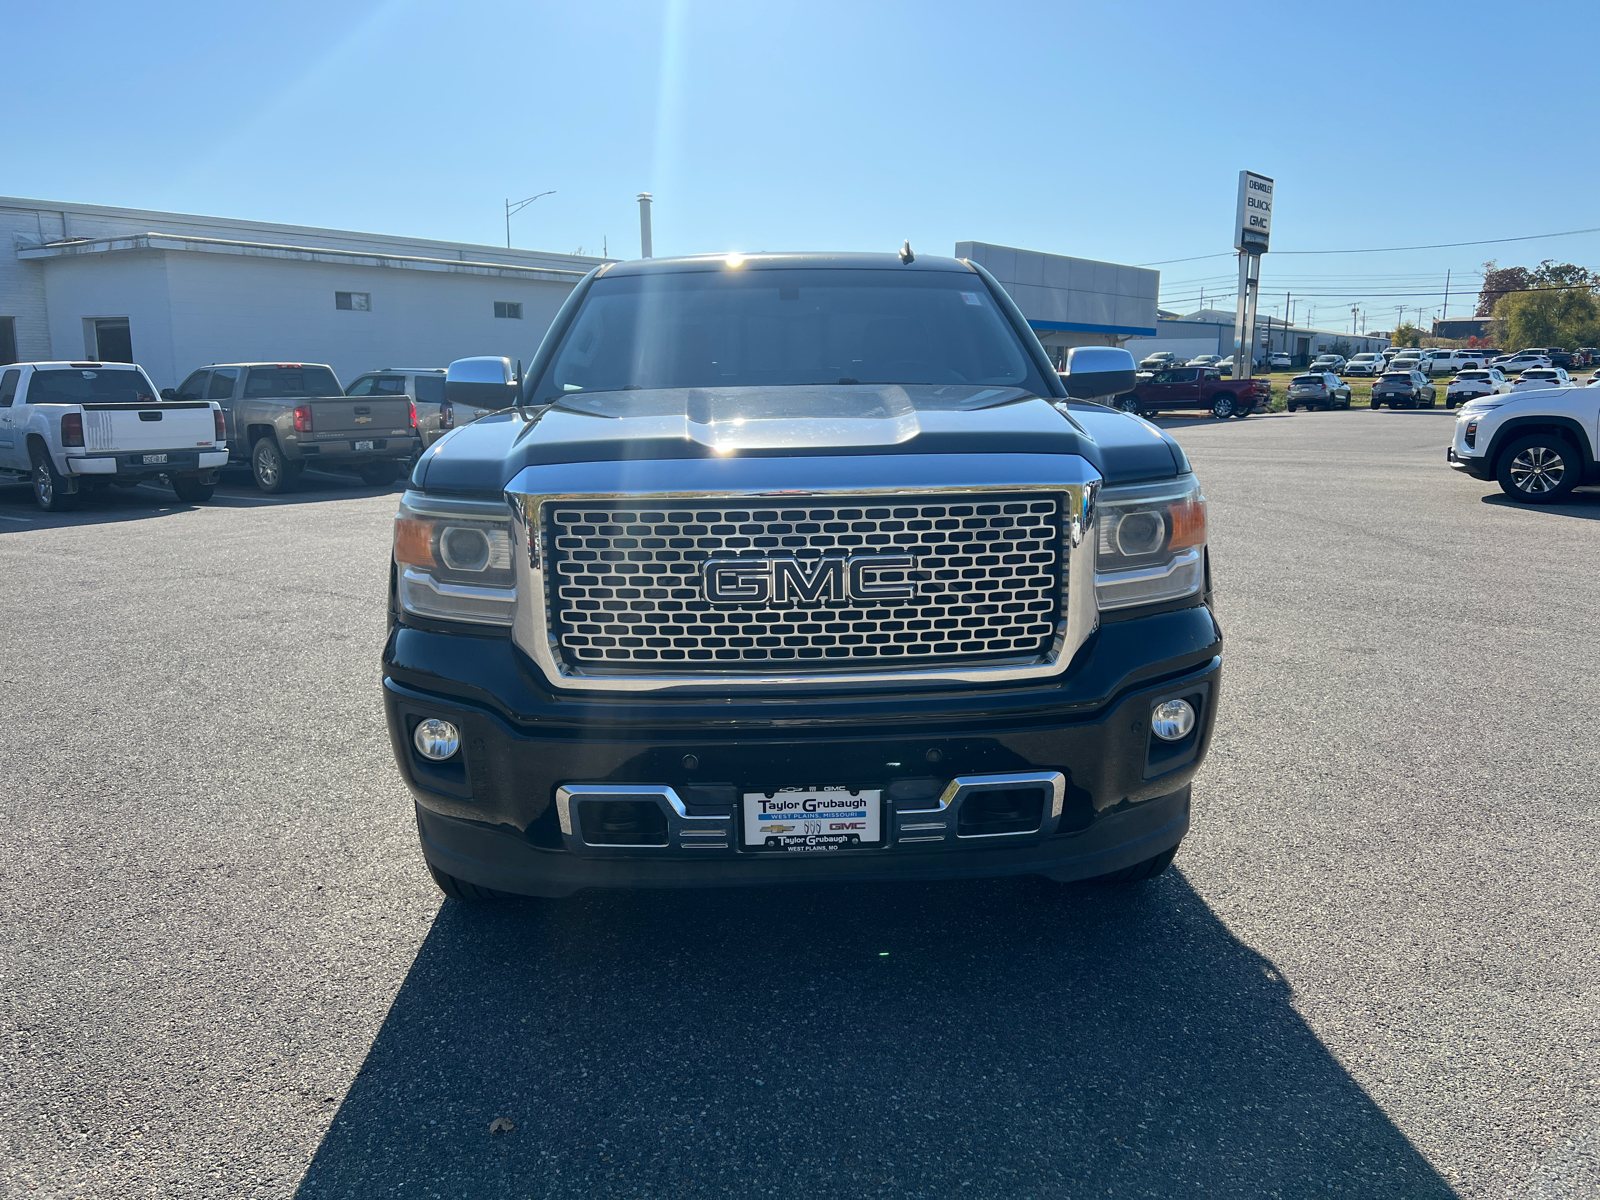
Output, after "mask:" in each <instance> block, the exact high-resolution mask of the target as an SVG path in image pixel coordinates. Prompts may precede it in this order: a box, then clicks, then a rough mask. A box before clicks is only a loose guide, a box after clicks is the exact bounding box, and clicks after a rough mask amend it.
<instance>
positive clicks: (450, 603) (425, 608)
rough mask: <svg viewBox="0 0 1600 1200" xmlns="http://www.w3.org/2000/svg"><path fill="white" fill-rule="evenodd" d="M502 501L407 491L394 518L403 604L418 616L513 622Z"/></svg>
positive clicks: (511, 574)
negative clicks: (443, 498)
mask: <svg viewBox="0 0 1600 1200" xmlns="http://www.w3.org/2000/svg"><path fill="white" fill-rule="evenodd" d="M504 511H505V509H504V507H503V506H501V505H495V504H487V503H467V504H460V505H455V504H449V503H445V504H439V503H437V502H435V501H432V500H430V499H429V498H428V497H424V496H420V495H417V494H416V493H412V492H407V493H406V496H405V499H404V500H402V501H401V503H400V511H399V512H398V513H397V514H396V515H395V519H394V562H395V569H396V575H397V579H398V585H399V593H400V606H401V607H402V608H403V609H405V611H406V612H408V613H412V614H414V615H415V616H419V617H434V618H437V619H439V620H445V621H472V622H474V623H476V624H480V625H510V624H511V622H512V618H513V616H514V614H515V609H516V603H517V579H516V574H515V573H514V572H513V570H512V567H511V524H510V519H509V516H506V517H501V516H500V515H499V513H502V512H504Z"/></svg>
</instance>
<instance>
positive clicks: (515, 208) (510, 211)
mask: <svg viewBox="0 0 1600 1200" xmlns="http://www.w3.org/2000/svg"><path fill="white" fill-rule="evenodd" d="M554 195H555V192H553V191H550V192H540V193H539V194H538V195H537V196H529V197H528V198H527V199H526V200H518V201H517V202H516V203H515V204H513V203H511V201H510V199H509V198H508V199H507V200H506V249H507V250H509V249H511V218H512V217H514V216H516V215H517V214H518V213H519V212H521V211H522V210H523V209H525V208H527V207H528V205H530V204H532V203H533V202H534V201H535V200H542V199H544V198H545V197H546V196H554Z"/></svg>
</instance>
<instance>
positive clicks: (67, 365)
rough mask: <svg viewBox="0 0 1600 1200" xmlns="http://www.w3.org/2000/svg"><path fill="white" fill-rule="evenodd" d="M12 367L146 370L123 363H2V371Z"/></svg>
mask: <svg viewBox="0 0 1600 1200" xmlns="http://www.w3.org/2000/svg"><path fill="white" fill-rule="evenodd" d="M10 367H33V368H34V369H35V370H38V371H52V370H67V371H70V370H74V369H79V368H81V369H88V368H89V367H93V368H94V369H95V370H97V371H141V370H143V369H144V368H143V367H141V366H140V365H139V364H138V363H121V362H89V361H82V362H14V363H0V370H5V369H7V368H10Z"/></svg>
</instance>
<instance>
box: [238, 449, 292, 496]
mask: <svg viewBox="0 0 1600 1200" xmlns="http://www.w3.org/2000/svg"><path fill="white" fill-rule="evenodd" d="M250 470H251V471H252V472H253V473H254V474H255V477H256V486H257V487H258V488H260V489H261V490H262V491H263V492H266V493H267V494H268V495H277V494H278V493H280V492H286V491H288V490H289V489H290V488H292V487H293V486H294V485H295V481H296V480H298V479H299V478H300V464H299V463H294V464H292V465H291V464H290V463H289V461H288V460H287V459H285V458H284V457H283V451H282V450H281V449H280V448H279V446H278V443H277V441H276V440H274V439H273V438H270V437H264V438H262V439H261V440H260V441H259V442H257V443H256V445H255V449H254V450H252V451H251V452H250Z"/></svg>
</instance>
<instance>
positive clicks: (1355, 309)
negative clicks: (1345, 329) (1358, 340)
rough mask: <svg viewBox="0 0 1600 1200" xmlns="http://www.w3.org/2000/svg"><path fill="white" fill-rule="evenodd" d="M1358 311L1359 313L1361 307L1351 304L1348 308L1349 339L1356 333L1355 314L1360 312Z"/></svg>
mask: <svg viewBox="0 0 1600 1200" xmlns="http://www.w3.org/2000/svg"><path fill="white" fill-rule="evenodd" d="M1360 311H1361V306H1360V305H1359V304H1352V305H1351V306H1350V336H1351V337H1354V336H1355V332H1356V314H1357V313H1358V312H1360Z"/></svg>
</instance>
